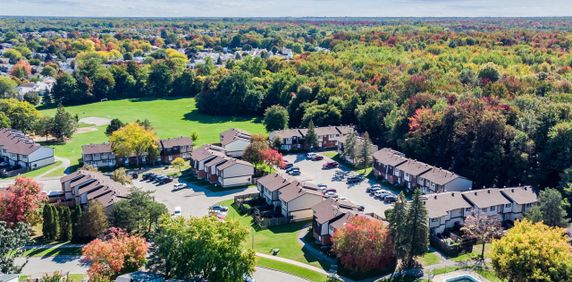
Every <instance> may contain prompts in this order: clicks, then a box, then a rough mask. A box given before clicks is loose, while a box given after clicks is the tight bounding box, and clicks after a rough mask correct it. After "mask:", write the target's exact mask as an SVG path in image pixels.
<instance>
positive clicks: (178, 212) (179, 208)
mask: <svg viewBox="0 0 572 282" xmlns="http://www.w3.org/2000/svg"><path fill="white" fill-rule="evenodd" d="M181 215H182V213H181V207H175V210H174V212H173V217H177V216H181Z"/></svg>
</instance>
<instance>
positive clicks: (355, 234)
mask: <svg viewBox="0 0 572 282" xmlns="http://www.w3.org/2000/svg"><path fill="white" fill-rule="evenodd" d="M332 241H333V251H334V252H335V253H336V256H337V257H338V259H339V260H340V264H341V265H342V266H343V268H344V269H346V270H348V271H350V272H352V273H368V272H371V271H375V270H382V269H384V268H386V267H388V266H390V265H391V264H393V262H394V261H395V256H394V249H393V243H392V240H391V236H390V233H389V231H388V229H387V227H386V226H384V224H383V223H382V222H381V221H380V220H377V219H373V218H369V217H366V216H362V215H356V216H353V217H352V218H350V219H349V220H348V222H347V223H346V224H345V225H344V226H343V227H342V228H340V229H338V230H336V232H335V233H334V237H333V239H332Z"/></svg>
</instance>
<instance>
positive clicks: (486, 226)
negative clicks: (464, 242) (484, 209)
mask: <svg viewBox="0 0 572 282" xmlns="http://www.w3.org/2000/svg"><path fill="white" fill-rule="evenodd" d="M461 230H462V231H463V233H464V235H465V236H466V237H468V238H471V239H476V240H477V242H480V243H481V244H482V250H481V257H480V259H481V261H484V260H485V244H486V243H488V242H490V241H491V240H492V239H494V238H496V237H498V236H500V234H501V232H502V226H501V222H500V220H499V218H498V217H496V216H488V215H484V214H480V213H478V214H476V215H469V216H468V217H467V218H466V219H465V223H464V226H463V227H462V228H461Z"/></svg>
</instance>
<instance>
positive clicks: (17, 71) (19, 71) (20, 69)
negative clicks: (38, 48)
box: [10, 60, 32, 79]
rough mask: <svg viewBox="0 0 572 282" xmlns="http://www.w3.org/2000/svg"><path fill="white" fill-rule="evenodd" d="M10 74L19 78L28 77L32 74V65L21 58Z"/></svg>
mask: <svg viewBox="0 0 572 282" xmlns="http://www.w3.org/2000/svg"><path fill="white" fill-rule="evenodd" d="M10 74H11V75H12V76H14V77H17V78H19V79H26V78H28V77H29V76H30V74H32V66H30V63H28V61H25V60H20V61H18V62H17V63H16V64H15V65H14V66H12V69H11V70H10Z"/></svg>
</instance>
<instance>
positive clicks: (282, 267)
mask: <svg viewBox="0 0 572 282" xmlns="http://www.w3.org/2000/svg"><path fill="white" fill-rule="evenodd" d="M256 265H257V266H260V267H264V268H270V269H275V270H278V271H283V272H286V273H289V274H292V275H295V276H298V277H302V278H304V279H307V280H309V281H316V282H322V281H326V279H327V276H326V275H324V274H322V273H318V272H315V271H312V270H309V269H306V268H303V267H299V266H296V265H293V264H289V263H284V262H281V261H275V260H272V259H267V258H261V257H256Z"/></svg>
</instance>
